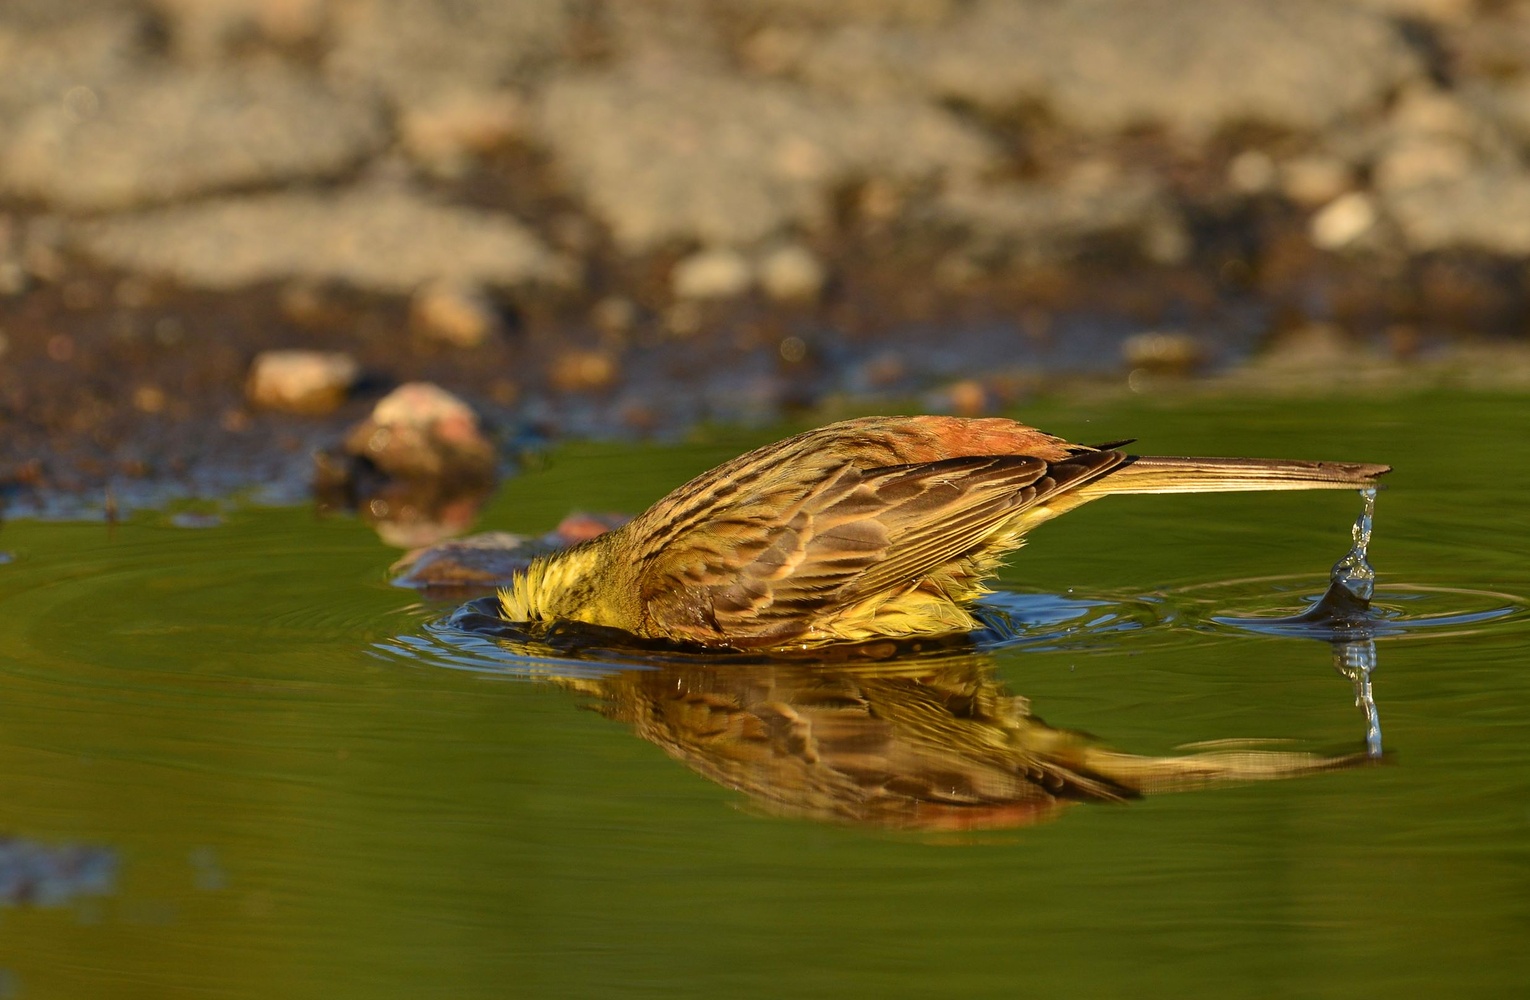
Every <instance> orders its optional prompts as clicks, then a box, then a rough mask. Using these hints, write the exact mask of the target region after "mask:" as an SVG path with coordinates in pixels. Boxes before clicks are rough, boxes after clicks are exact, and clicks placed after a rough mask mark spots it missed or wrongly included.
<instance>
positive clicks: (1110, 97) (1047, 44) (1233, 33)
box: [803, 0, 1422, 136]
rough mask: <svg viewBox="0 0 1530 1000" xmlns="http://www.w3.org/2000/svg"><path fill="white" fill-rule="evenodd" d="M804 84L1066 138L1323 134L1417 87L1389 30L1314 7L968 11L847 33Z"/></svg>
mask: <svg viewBox="0 0 1530 1000" xmlns="http://www.w3.org/2000/svg"><path fill="white" fill-rule="evenodd" d="M803 72H804V74H805V75H807V76H808V77H809V79H811V80H813V81H814V82H815V83H817V84H818V85H820V86H825V87H833V88H835V89H840V90H848V91H851V92H866V91H867V90H871V91H873V92H887V91H889V90H892V91H894V92H897V91H904V92H906V91H909V90H911V89H912V90H916V91H917V92H919V93H921V94H932V95H934V96H938V97H940V98H944V99H950V100H958V101H962V102H965V103H970V104H973V105H975V106H977V107H980V108H983V109H987V110H990V111H994V112H1000V113H1003V112H1009V111H1012V110H1014V109H1016V108H1024V107H1028V106H1035V105H1041V106H1044V107H1046V108H1047V109H1048V110H1049V111H1050V112H1051V114H1052V115H1053V117H1055V118H1056V119H1057V120H1058V121H1059V122H1061V123H1063V124H1064V125H1065V126H1067V127H1069V128H1076V129H1083V130H1086V131H1102V132H1115V131H1119V130H1122V129H1128V128H1132V127H1136V126H1141V125H1157V126H1168V127H1170V128H1173V129H1176V130H1178V131H1181V132H1185V133H1188V134H1191V135H1195V136H1202V135H1208V134H1209V133H1211V132H1212V131H1214V130H1215V129H1217V128H1219V127H1223V126H1229V125H1238V124H1243V123H1248V122H1256V123H1262V124H1266V125H1273V126H1277V127H1281V128H1287V129H1295V130H1300V131H1312V130H1317V129H1322V128H1324V127H1326V126H1328V125H1331V124H1334V123H1336V122H1338V121H1340V120H1342V119H1344V118H1346V117H1348V116H1352V115H1355V114H1359V113H1362V112H1365V111H1369V110H1371V109H1373V108H1376V107H1379V106H1380V105H1381V104H1382V102H1383V101H1385V99H1386V97H1387V96H1388V95H1389V94H1390V93H1391V92H1392V91H1393V90H1394V89H1395V88H1396V87H1397V86H1398V85H1399V84H1400V83H1402V82H1404V81H1406V80H1411V79H1418V78H1420V77H1421V76H1422V67H1421V65H1420V63H1419V59H1418V58H1417V56H1416V55H1415V54H1414V53H1413V51H1412V49H1411V48H1410V47H1409V45H1408V44H1407V42H1406V40H1405V39H1404V38H1403V36H1402V34H1401V32H1400V31H1399V30H1398V29H1397V28H1396V26H1395V25H1394V24H1393V22H1392V21H1391V20H1390V19H1388V18H1386V17H1384V16H1382V15H1379V14H1377V13H1376V12H1373V11H1368V10H1364V9H1360V8H1356V7H1353V6H1349V5H1345V4H1334V3H1329V2H1327V0H1241V2H1239V3H1226V4H1218V3H1208V4H1184V3H1180V2H1178V0H980V2H978V3H975V4H974V5H973V6H972V7H971V9H970V13H968V14H966V15H965V16H962V17H958V18H956V19H954V20H953V21H952V22H951V24H950V25H949V26H948V27H946V28H944V29H943V30H936V31H933V32H921V33H913V32H909V31H896V30H885V29H883V30H878V29H867V28H865V27H850V28H846V29H843V31H842V32H840V33H836V34H833V35H831V36H830V37H829V38H828V39H827V40H826V41H825V43H824V45H823V49H822V51H820V52H819V53H817V54H816V55H814V56H812V57H810V58H809V59H808V60H807V61H806V63H805V65H804V70H803Z"/></svg>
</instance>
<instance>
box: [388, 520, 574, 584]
mask: <svg viewBox="0 0 1530 1000" xmlns="http://www.w3.org/2000/svg"><path fill="white" fill-rule="evenodd" d="M557 548H558V546H548V545H542V544H539V543H538V542H537V541H536V540H534V539H529V538H526V537H525V536H524V535H514V534H511V533H510V532H508V531H484V532H480V533H478V534H476V535H468V536H467V537H466V538H457V539H453V540H451V541H448V542H442V543H440V544H438V545H432V546H430V547H429V548H424V549H415V550H414V551H412V552H408V553H405V554H404V556H403V557H402V558H401V559H399V560H398V562H396V563H394V564H393V565H392V567H390V571H391V572H392V573H394V574H395V576H394V578H393V584H394V586H397V587H409V588H411V589H414V590H444V591H451V592H456V591H467V590H493V589H494V588H496V587H503V586H505V585H507V584H509V582H510V581H511V580H513V579H514V578H515V574H517V573H519V572H520V571H521V570H523V569H525V568H526V567H527V566H529V565H531V560H533V559H535V558H536V557H537V556H539V555H543V554H545V553H547V552H552V551H556V550H557Z"/></svg>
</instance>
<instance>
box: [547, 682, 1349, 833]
mask: <svg viewBox="0 0 1530 1000" xmlns="http://www.w3.org/2000/svg"><path fill="white" fill-rule="evenodd" d="M571 686H574V687H577V688H579V689H581V690H585V691H587V692H589V693H592V694H596V695H598V696H599V697H600V699H601V701H602V702H603V705H604V710H605V711H606V713H607V714H609V715H611V716H612V717H614V718H617V719H619V720H621V721H623V722H626V723H628V724H629V725H631V726H632V727H633V729H634V730H635V731H636V732H637V734H638V735H639V736H641V737H642V738H643V739H645V740H649V741H650V742H653V743H656V744H658V745H659V746H661V747H663V748H664V750H665V751H666V752H667V753H669V754H670V756H672V757H674V758H676V759H677V760H679V761H681V762H682V763H684V764H685V765H686V766H687V767H690V768H691V769H692V770H694V771H696V772H698V773H699V774H701V775H703V776H705V777H707V778H709V779H711V780H713V781H716V782H718V783H719V784H722V785H725V786H727V787H729V788H734V789H737V790H739V791H741V792H744V793H745V794H746V795H748V796H749V797H750V799H751V800H753V801H754V802H755V803H757V804H758V805H760V806H762V807H764V808H765V809H767V810H768V811H770V812H774V813H780V814H786V815H794V816H802V817H806V818H811V819H820V820H830V821H836V822H851V823H867V824H871V825H875V826H889V827H902V828H918V829H977V828H998V827H1013V826H1025V825H1028V824H1031V823H1035V822H1038V821H1041V820H1045V819H1048V818H1050V817H1051V816H1052V815H1054V814H1055V813H1056V812H1057V811H1058V810H1059V809H1061V808H1063V807H1065V806H1066V805H1068V804H1070V803H1073V802H1080V801H1118V800H1121V799H1126V798H1134V797H1136V796H1138V795H1148V794H1154V793H1157V792H1165V791H1174V790H1179V789H1184V788H1193V787H1197V786H1201V785H1207V784H1213V783H1221V782H1227V781H1256V780H1269V779H1275V778H1290V777H1296V776H1299V775H1304V774H1312V773H1315V772H1319V771H1327V770H1334V769H1339V768H1345V767H1353V766H1358V765H1361V764H1365V763H1368V762H1372V761H1371V758H1369V757H1367V756H1366V755H1365V754H1363V753H1349V754H1341V755H1337V756H1325V755H1321V754H1312V753H1304V752H1299V751H1276V750H1255V749H1249V748H1243V747H1237V746H1232V745H1227V744H1223V745H1220V746H1216V747H1213V748H1208V749H1204V750H1202V751H1201V752H1198V753H1191V754H1187V755H1184V756H1174V757H1145V756H1138V755H1136V754H1130V753H1124V752H1121V751H1117V750H1111V749H1109V748H1107V747H1103V746H1100V745H1098V744H1097V743H1096V742H1095V741H1094V740H1092V739H1090V738H1089V737H1086V736H1084V735H1082V734H1080V733H1077V732H1072V731H1069V730H1066V729H1055V728H1053V727H1052V726H1049V725H1047V724H1046V723H1045V722H1043V721H1041V720H1040V719H1038V718H1036V717H1035V716H1033V715H1031V713H1030V703H1029V702H1028V701H1027V700H1026V699H1025V698H1023V697H1019V696H1016V695H1013V694H1011V693H1010V692H1009V691H1007V690H1006V689H1005V688H1004V687H1003V686H1002V685H1000V684H999V682H998V681H997V680H996V679H995V677H994V674H993V669H992V666H991V665H990V664H988V663H987V662H986V661H984V660H982V659H979V658H974V657H970V656H961V657H946V658H942V659H939V660H936V659H933V658H931V657H915V658H914V659H912V660H910V659H908V658H900V659H899V660H897V661H895V662H888V663H862V664H839V665H832V664H831V665H825V664H822V663H818V662H813V663H787V662H783V661H775V662H771V663H767V664H753V665H749V664H736V663H735V664H722V665H718V664H712V663H708V664H705V665H694V666H684V665H675V664H662V665H659V666H658V667H657V668H655V669H643V670H627V671H622V672H620V673H617V674H612V675H609V676H606V677H603V678H600V679H598V680H595V681H590V680H583V681H579V682H574V683H571Z"/></svg>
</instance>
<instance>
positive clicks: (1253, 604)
mask: <svg viewBox="0 0 1530 1000" xmlns="http://www.w3.org/2000/svg"><path fill="white" fill-rule="evenodd" d="M1323 595H1324V588H1323V584H1322V581H1320V580H1318V579H1315V578H1313V577H1310V576H1278V577H1260V578H1256V579H1248V580H1229V581H1225V582H1217V583H1205V584H1197V585H1194V586H1189V587H1182V588H1178V589H1176V590H1172V591H1168V592H1166V593H1165V594H1164V595H1163V598H1164V604H1165V606H1166V607H1167V608H1170V609H1172V610H1170V612H1169V621H1168V623H1169V624H1171V625H1174V626H1177V627H1184V628H1191V629H1195V630H1198V631H1203V632H1221V633H1228V632H1235V633H1244V634H1246V633H1249V632H1254V633H1259V634H1263V635H1281V636H1298V637H1305V638H1314V639H1360V638H1375V639H1379V638H1392V639H1396V638H1425V637H1436V638H1445V637H1459V636H1467V635H1476V634H1479V633H1482V632H1484V631H1487V630H1490V629H1491V630H1498V629H1502V628H1522V627H1525V626H1526V625H1530V601H1527V600H1526V599H1525V598H1524V597H1521V596H1519V595H1517V594H1510V593H1505V592H1502V591H1496V590H1480V589H1475V588H1469V587H1446V586H1435V585H1429V584H1418V583H1390V582H1385V581H1378V582H1377V584H1376V588H1375V593H1374V595H1373V597H1372V598H1371V601H1370V604H1369V607H1367V608H1364V609H1363V611H1361V612H1359V613H1357V614H1356V615H1354V616H1351V617H1340V618H1334V617H1328V616H1323V615H1318V614H1314V613H1313V612H1314V609H1315V608H1316V607H1317V606H1318V604H1319V602H1321V601H1322V599H1323Z"/></svg>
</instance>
